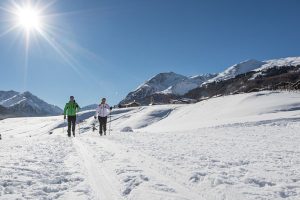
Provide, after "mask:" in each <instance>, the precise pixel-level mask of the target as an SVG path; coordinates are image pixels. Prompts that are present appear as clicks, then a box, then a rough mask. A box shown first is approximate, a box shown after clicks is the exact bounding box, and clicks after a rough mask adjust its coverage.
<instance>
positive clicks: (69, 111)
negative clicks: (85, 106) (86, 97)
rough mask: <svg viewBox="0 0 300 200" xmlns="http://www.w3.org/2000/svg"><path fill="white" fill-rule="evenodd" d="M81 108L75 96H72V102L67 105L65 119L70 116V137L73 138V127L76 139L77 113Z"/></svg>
mask: <svg viewBox="0 0 300 200" xmlns="http://www.w3.org/2000/svg"><path fill="white" fill-rule="evenodd" d="M79 109H80V107H79V105H78V104H77V103H76V102H75V99H74V96H70V101H69V102H68V103H66V106H65V109H64V119H66V115H67V116H68V136H69V137H71V126H72V132H73V136H74V137H75V125H76V113H77V112H78V111H79Z"/></svg>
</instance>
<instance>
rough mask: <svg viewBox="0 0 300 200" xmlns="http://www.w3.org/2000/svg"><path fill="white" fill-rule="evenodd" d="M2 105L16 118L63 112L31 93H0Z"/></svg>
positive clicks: (0, 103)
mask: <svg viewBox="0 0 300 200" xmlns="http://www.w3.org/2000/svg"><path fill="white" fill-rule="evenodd" d="M0 105H2V106H3V107H6V108H8V110H9V111H10V112H11V113H14V116H51V115H59V114H62V112H63V111H62V109H60V108H59V107H57V106H54V105H51V104H48V103H46V102H45V101H43V100H41V99H40V98H38V97H37V96H35V95H33V94H31V93H30V92H24V93H19V92H15V91H0Z"/></svg>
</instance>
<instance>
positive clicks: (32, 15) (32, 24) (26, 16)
mask: <svg viewBox="0 0 300 200" xmlns="http://www.w3.org/2000/svg"><path fill="white" fill-rule="evenodd" d="M16 16H17V23H18V24H17V25H18V26H21V27H23V28H25V29H26V30H33V29H35V30H38V29H40V28H41V25H42V20H41V16H40V13H39V11H38V10H37V9H34V8H32V7H29V6H28V7H24V8H18V10H17V12H16Z"/></svg>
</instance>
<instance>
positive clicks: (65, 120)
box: [63, 119, 66, 133]
mask: <svg viewBox="0 0 300 200" xmlns="http://www.w3.org/2000/svg"><path fill="white" fill-rule="evenodd" d="M65 125H66V119H64V124H63V133H65Z"/></svg>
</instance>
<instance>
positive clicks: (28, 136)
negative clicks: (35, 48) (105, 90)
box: [0, 92, 300, 200]
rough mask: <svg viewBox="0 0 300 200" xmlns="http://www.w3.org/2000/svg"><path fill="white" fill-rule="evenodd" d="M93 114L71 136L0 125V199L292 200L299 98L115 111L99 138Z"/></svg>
mask: <svg viewBox="0 0 300 200" xmlns="http://www.w3.org/2000/svg"><path fill="white" fill-rule="evenodd" d="M92 115H93V112H92V111H85V112H84V113H81V116H80V119H81V123H80V124H79V125H80V134H77V136H76V137H75V138H68V137H67V135H66V128H65V127H63V126H64V122H63V119H62V117H45V118H18V119H6V120H3V121H0V133H1V134H2V140H0V199H1V200H2V199H70V200H74V199H103V200H112V199H132V200H133V199H135V200H140V199H144V200H156V199H172V200H175V199H176V200H179V199H182V200H183V199H190V200H201V199H205V200H209V199H212V200H215V199H228V200H234V199H236V200H244V199H293V200H298V199H300V93H292V92H259V93H251V94H240V95H233V96H226V97H219V98H214V99H210V100H206V101H202V102H199V103H197V104H192V105H164V106H150V107H140V108H128V109H120V110H114V111H113V115H112V124H111V128H112V131H111V133H110V135H107V136H104V137H100V136H99V134H98V133H97V131H95V132H92V123H93V122H94V119H93V118H92V117H91V116H92ZM78 128H79V127H78ZM63 131H65V132H63ZM78 132H79V130H78V129H77V133H78ZM50 133H51V134H50Z"/></svg>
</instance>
